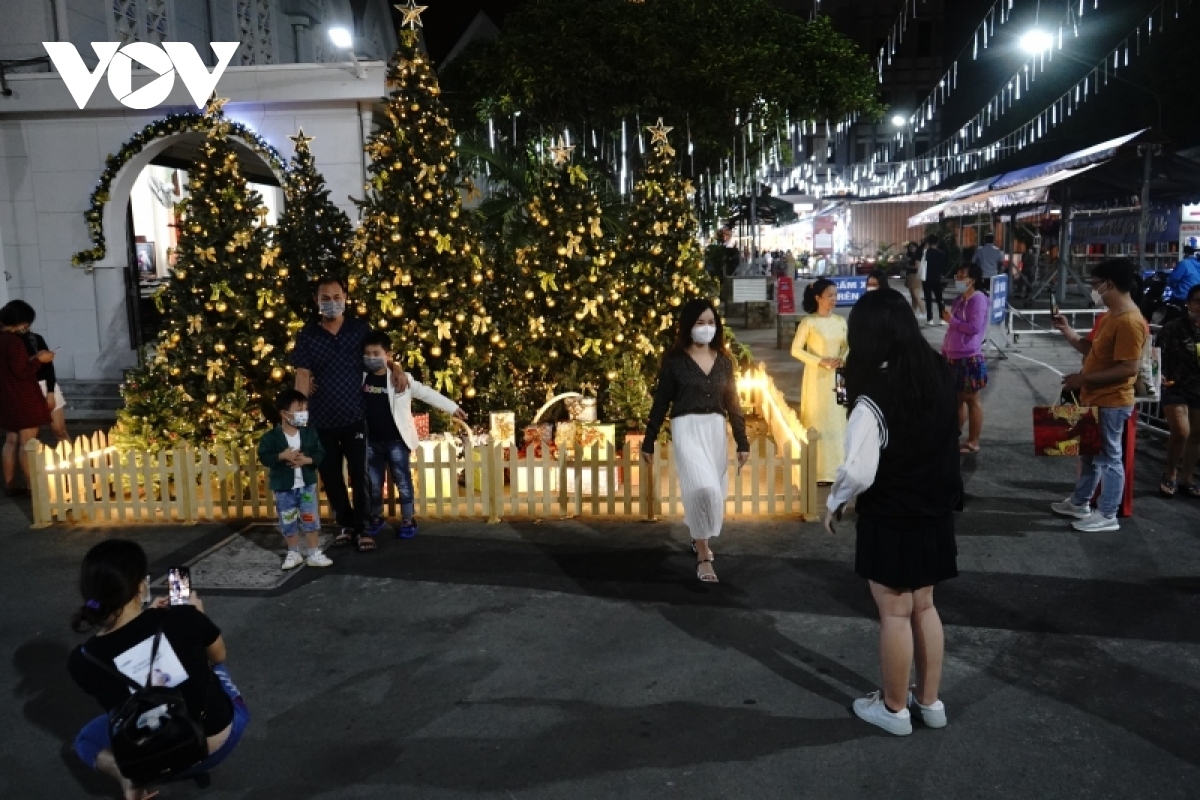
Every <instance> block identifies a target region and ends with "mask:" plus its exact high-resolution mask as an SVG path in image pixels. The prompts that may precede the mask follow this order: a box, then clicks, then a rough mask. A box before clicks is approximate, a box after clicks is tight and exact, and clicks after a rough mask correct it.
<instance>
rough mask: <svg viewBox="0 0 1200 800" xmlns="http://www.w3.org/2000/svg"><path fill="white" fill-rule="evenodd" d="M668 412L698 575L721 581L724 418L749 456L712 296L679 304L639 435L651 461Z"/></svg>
mask: <svg viewBox="0 0 1200 800" xmlns="http://www.w3.org/2000/svg"><path fill="white" fill-rule="evenodd" d="M668 411H670V412H671V458H672V459H673V460H674V462H675V468H676V470H677V472H678V473H679V486H680V493H681V494H682V495H683V521H684V523H685V524H686V525H687V527H688V531H689V532H690V533H691V537H692V551H693V552H694V553H695V554H696V577H697V578H699V579H700V580H701V581H703V582H704V583H716V582H717V573H716V571H715V570H714V568H713V552H712V547H711V540H712V539H713V538H715V537H717V536H720V535H721V525H722V523H723V522H724V520H725V496H726V494H727V493H728V491H729V474H728V470H727V463H728V460H729V452H728V445H727V443H726V436H725V420H726V418H728V420H729V424H730V426H732V428H733V438H734V441H735V442H736V443H737V453H738V469H739V470H740V469H741V467H742V465H743V464H745V463H746V462H747V461H748V460H749V459H750V440H749V439H747V438H746V418H745V416H744V415H743V414H742V407H741V404H740V402H739V401H738V393H737V375H736V369H735V367H734V362H733V356H732V355H731V354H730V352H729V350H728V348H726V347H725V336H724V328H723V326H722V324H721V317H720V316H718V314H717V309H716V307H715V306H713V304H712V302H711V301H709V300H703V299H696V300H689V301H688V302H687V303H685V304H684V305H683V307H682V308H681V309H680V310H679V325H678V327H677V328H676V333H675V344H674V345H673V346H672V347H671V349H670V350H668V351H667V354H666V355H665V356H664V357H663V362H662V367H661V369H659V372H658V386H657V387H656V388H655V390H654V404H653V406H652V407H651V408H650V417H649V419H648V420H647V422H646V435H645V438H644V439H643V440H642V460H644V461H645V462H646V463H647V464H652V463H654V447H655V440H656V439H657V438H658V432H659V430H660V429H661V428H662V425H663V422H664V420H665V419H666V416H667V412H668Z"/></svg>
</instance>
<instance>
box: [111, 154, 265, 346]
mask: <svg viewBox="0 0 1200 800" xmlns="http://www.w3.org/2000/svg"><path fill="white" fill-rule="evenodd" d="M204 138H205V135H204V134H202V133H188V134H183V135H180V136H178V137H176V138H174V139H172V140H171V141H170V142H169V143H168V145H167V147H166V148H164V149H162V150H161V151H159V152H158V153H157V154H156V155H155V156H154V157H153V158H151V159H150V161H149V163H147V164H146V165H145V166H143V167H142V169H141V171H140V172H139V173H138V175H137V177H136V178H135V179H134V181H133V184H132V186H131V187H130V191H129V200H128V203H127V204H126V208H127V211H126V218H125V239H126V249H125V252H126V268H125V290H126V295H125V305H126V312H127V316H128V325H129V346H130V347H132V348H133V349H135V350H136V351H138V352H139V353H141V352H142V349H143V348H144V347H145V345H147V344H151V343H153V342H154V341H155V340H156V339H157V338H158V333H159V330H160V320H161V318H162V313H161V310H160V308H159V302H160V301H156V300H155V297H154V296H155V294H156V293H157V292H158V290H159V289H160V288H161V287H162V286H163V285H164V284H165V283H166V282H167V281H168V280H170V274H171V273H170V270H171V267H172V266H173V265H174V261H175V257H174V248H175V244H176V242H177V241H178V236H177V230H176V206H177V204H178V203H179V202H181V201H182V200H184V199H185V198H186V197H187V194H188V170H189V169H190V168H191V166H192V164H193V163H195V161H196V158H197V152H198V150H199V148H200V146H201V144H202V143H203V141H204ZM231 141H232V142H233V146H234V150H235V151H236V152H237V156H238V162H239V167H240V169H241V173H242V175H243V177H245V179H246V182H247V184H248V185H249V188H251V189H253V190H254V191H256V192H258V193H259V194H260V195H261V196H262V198H263V205H265V206H266V208H267V212H268V215H267V220H266V222H267V224H269V225H274V224H275V222H276V221H277V220H278V217H279V214H280V213H281V212H282V211H283V202H284V201H283V190H282V188H281V186H280V181H279V178H278V176H276V175H275V174H274V172H273V171H272V170H271V168H270V166H269V165H268V164H267V163H266V162H265V161H264V160H263V159H262V158H261V157H259V156H258V155H257V154H256V153H254V152H253V151H252V150H250V148H248V147H246V146H245V145H244V144H242V143H241V142H239V141H237V140H236V139H233V140H231Z"/></svg>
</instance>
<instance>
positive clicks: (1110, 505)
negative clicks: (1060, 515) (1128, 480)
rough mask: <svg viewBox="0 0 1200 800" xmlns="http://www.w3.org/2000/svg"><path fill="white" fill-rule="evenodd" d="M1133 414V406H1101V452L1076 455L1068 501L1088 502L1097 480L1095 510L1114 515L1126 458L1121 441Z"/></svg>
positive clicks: (1123, 478)
mask: <svg viewBox="0 0 1200 800" xmlns="http://www.w3.org/2000/svg"><path fill="white" fill-rule="evenodd" d="M1131 414H1133V406H1126V407H1124V408H1101V409H1100V455H1098V456H1080V457H1079V482H1078V483H1076V484H1075V494H1073V495H1071V502H1072V503H1074V504H1075V505H1077V506H1082V505H1087V504H1088V503H1090V502H1091V501H1092V497H1093V496H1094V495H1095V494H1096V484H1097V483H1099V484H1100V500H1099V502H1097V503H1096V508H1097V510H1099V511H1100V513H1101V514H1103V515H1104V516H1106V517H1115V516H1116V515H1117V511H1119V510H1120V508H1121V497H1122V496H1123V495H1124V493H1125V461H1124V459H1123V457H1122V452H1121V451H1122V447H1121V444H1122V441H1123V440H1124V438H1125V423H1126V422H1128V421H1129V417H1130V415H1131Z"/></svg>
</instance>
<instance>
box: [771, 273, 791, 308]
mask: <svg viewBox="0 0 1200 800" xmlns="http://www.w3.org/2000/svg"><path fill="white" fill-rule="evenodd" d="M775 302H776V303H777V304H778V313H780V314H795V313H796V295H795V293H794V291H793V287H792V279H791V278H789V277H788V276H787V275H780V276H779V277H778V278H777V279H776V281H775Z"/></svg>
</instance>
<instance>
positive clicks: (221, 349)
mask: <svg viewBox="0 0 1200 800" xmlns="http://www.w3.org/2000/svg"><path fill="white" fill-rule="evenodd" d="M213 350H216V351H217V352H218V353H224V352H225V343H224V342H217V343H216V344H214V345H213Z"/></svg>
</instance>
